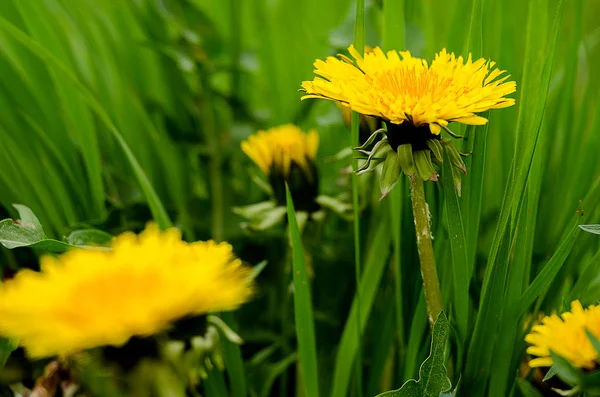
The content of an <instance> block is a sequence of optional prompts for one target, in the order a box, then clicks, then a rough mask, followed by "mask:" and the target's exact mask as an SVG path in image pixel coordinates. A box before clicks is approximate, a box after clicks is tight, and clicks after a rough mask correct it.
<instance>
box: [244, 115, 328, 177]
mask: <svg viewBox="0 0 600 397" xmlns="http://www.w3.org/2000/svg"><path fill="white" fill-rule="evenodd" d="M318 148H319V134H317V131H315V130H310V131H309V132H308V133H306V134H305V133H304V132H302V130H301V129H300V128H298V127H297V126H295V125H292V124H285V125H281V126H279V127H274V128H271V129H269V130H267V131H258V132H257V133H256V134H254V135H251V136H250V137H249V138H248V139H247V140H246V141H244V142H242V150H243V151H244V153H246V154H247V155H248V157H250V158H251V159H252V161H254V162H255V163H256V165H258V166H259V167H260V169H261V170H262V172H264V173H265V175H269V174H270V173H271V172H272V171H278V173H282V174H283V175H284V176H288V175H289V173H290V169H291V166H292V163H295V164H297V165H298V166H300V167H301V168H303V169H305V170H307V171H309V172H310V169H309V164H308V161H309V160H310V161H313V160H314V159H315V158H316V157H317V150H318Z"/></svg>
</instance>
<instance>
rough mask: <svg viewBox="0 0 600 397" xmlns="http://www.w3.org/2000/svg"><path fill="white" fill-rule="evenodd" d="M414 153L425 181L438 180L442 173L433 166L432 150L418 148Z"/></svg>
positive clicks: (418, 168) (420, 173) (418, 169)
mask: <svg viewBox="0 0 600 397" xmlns="http://www.w3.org/2000/svg"><path fill="white" fill-rule="evenodd" d="M413 155H414V158H415V165H416V166H417V171H419V176H420V177H421V178H422V179H423V180H424V181H437V180H438V177H439V176H440V174H438V173H437V171H436V170H435V168H433V163H432V162H431V152H430V151H429V150H417V151H416V152H414V153H413Z"/></svg>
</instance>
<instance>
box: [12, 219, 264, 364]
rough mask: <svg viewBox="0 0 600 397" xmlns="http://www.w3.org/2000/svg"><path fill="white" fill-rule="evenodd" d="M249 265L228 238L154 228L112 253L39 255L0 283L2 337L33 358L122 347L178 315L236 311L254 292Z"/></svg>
mask: <svg viewBox="0 0 600 397" xmlns="http://www.w3.org/2000/svg"><path fill="white" fill-rule="evenodd" d="M248 276H249V269H248V268H246V267H244V266H242V262H241V261H240V260H239V259H236V258H235V257H234V255H233V251H232V247H231V245H229V244H227V243H215V242H213V241H208V242H195V243H186V242H184V241H182V240H181V234H180V232H179V231H178V230H176V229H169V230H167V231H164V232H161V231H160V230H159V229H158V227H157V226H155V225H149V226H148V227H147V228H146V230H145V231H143V232H142V233H141V234H139V235H135V234H133V233H124V234H122V235H120V236H119V237H117V238H115V240H114V243H113V249H112V250H111V251H100V250H83V249H78V250H72V251H69V252H67V253H65V254H63V255H61V256H58V257H51V256H45V257H43V258H42V259H41V271H40V272H35V271H32V270H22V271H20V272H19V273H18V274H17V275H16V277H15V278H14V279H12V280H9V281H7V282H6V283H5V284H3V285H2V286H0V334H1V335H3V336H6V337H9V338H13V339H16V340H18V341H19V342H20V344H21V345H22V346H24V347H25V348H26V349H27V351H28V353H29V355H30V356H32V357H44V356H51V355H61V356H65V355H68V354H71V353H74V352H77V351H80V350H83V349H87V348H92V347H97V346H103V345H115V346H120V345H123V344H124V343H125V342H127V341H128V340H129V339H130V338H131V337H133V336H148V335H152V334H154V333H157V332H159V331H161V330H164V329H167V328H168V327H169V325H170V324H171V323H172V322H173V321H175V320H178V319H181V318H184V317H187V316H194V315H201V314H205V313H208V312H211V311H222V310H232V309H235V308H237V307H238V306H239V305H241V304H242V303H244V302H246V301H247V300H248V299H249V298H250V296H251V294H252V289H253V286H252V282H251V281H250V279H249V277H248Z"/></svg>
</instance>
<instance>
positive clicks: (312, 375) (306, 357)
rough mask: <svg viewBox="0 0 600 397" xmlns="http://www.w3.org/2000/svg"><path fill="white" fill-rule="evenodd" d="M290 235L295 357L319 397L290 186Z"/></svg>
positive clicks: (306, 286)
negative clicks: (296, 346) (296, 341)
mask: <svg viewBox="0 0 600 397" xmlns="http://www.w3.org/2000/svg"><path fill="white" fill-rule="evenodd" d="M285 195H286V202H287V213H288V222H289V232H290V239H291V242H292V262H293V263H292V264H293V268H294V277H293V280H294V316H295V319H296V337H297V338H298V359H299V360H300V368H301V370H302V372H301V374H302V379H301V380H300V381H299V382H302V383H303V385H304V390H306V393H307V395H308V396H311V397H313V396H314V397H319V378H318V373H319V371H318V369H317V348H316V343H315V330H314V323H313V309H312V299H311V293H310V282H309V280H308V274H307V270H306V263H305V262H304V248H303V246H302V238H301V237H300V229H299V228H298V222H297V220H296V212H295V210H294V202H293V201H292V195H291V194H290V189H289V188H288V186H287V184H286V189H285Z"/></svg>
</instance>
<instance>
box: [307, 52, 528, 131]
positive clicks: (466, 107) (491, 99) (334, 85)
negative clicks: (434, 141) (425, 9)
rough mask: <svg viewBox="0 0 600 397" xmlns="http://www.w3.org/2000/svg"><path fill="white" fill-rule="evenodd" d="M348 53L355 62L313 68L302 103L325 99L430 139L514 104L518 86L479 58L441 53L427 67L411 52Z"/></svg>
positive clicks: (332, 62)
mask: <svg viewBox="0 0 600 397" xmlns="http://www.w3.org/2000/svg"><path fill="white" fill-rule="evenodd" d="M348 51H349V52H350V55H351V56H352V58H354V60H352V59H350V58H348V57H346V56H343V55H340V56H339V57H338V58H335V57H328V58H327V59H326V60H324V61H323V60H317V61H316V62H315V63H314V66H315V68H316V70H315V74H316V75H317V77H315V78H314V80H312V81H305V82H303V83H302V90H303V91H304V92H306V95H305V96H303V97H302V99H306V98H324V99H329V100H333V101H337V102H340V103H342V104H343V105H345V106H348V107H349V108H351V109H352V110H354V111H356V112H358V113H361V114H364V115H369V116H375V117H378V118H381V119H382V120H384V121H386V122H390V123H392V124H403V123H406V122H409V123H411V124H412V125H414V126H415V127H421V126H428V127H429V130H430V132H431V134H433V135H439V134H440V132H441V128H442V127H445V126H447V125H448V123H449V122H453V121H455V122H459V123H463V124H473V125H479V124H485V123H486V122H487V119H485V118H483V117H481V116H478V115H476V113H479V112H483V111H486V110H488V109H498V108H505V107H508V106H512V105H514V103H515V100H514V99H512V98H505V96H506V95H509V94H511V93H513V92H515V90H516V83H515V82H514V81H506V80H507V79H508V78H509V77H510V76H509V75H503V74H504V73H505V71H503V70H499V69H494V66H495V63H494V62H491V61H487V60H485V59H483V58H481V59H478V60H476V61H473V60H472V58H471V55H469V57H468V58H467V60H466V61H465V60H464V59H463V57H462V56H459V57H458V58H457V57H456V56H455V55H454V53H448V52H447V51H446V49H443V50H442V51H440V52H439V53H438V54H437V55H436V56H435V59H434V60H433V62H431V64H428V63H427V61H426V60H424V59H421V58H417V57H413V56H412V55H411V54H410V52H409V51H400V52H396V51H388V52H387V53H384V52H383V51H382V50H381V49H380V48H379V47H376V48H375V49H373V51H372V52H371V53H366V54H365V56H364V57H363V56H362V55H360V54H359V53H358V51H356V49H355V48H354V47H353V46H350V47H349V48H348ZM502 75H503V76H502ZM501 76H502V77H501Z"/></svg>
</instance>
